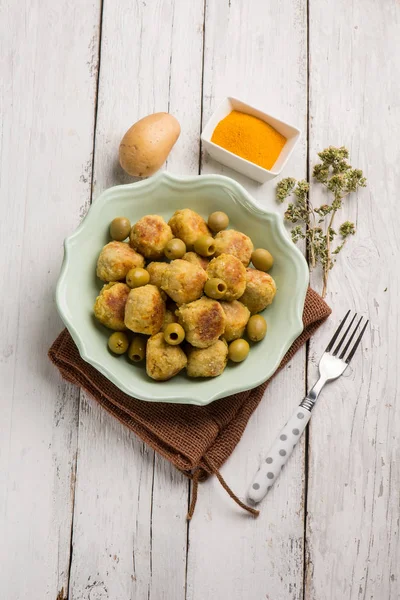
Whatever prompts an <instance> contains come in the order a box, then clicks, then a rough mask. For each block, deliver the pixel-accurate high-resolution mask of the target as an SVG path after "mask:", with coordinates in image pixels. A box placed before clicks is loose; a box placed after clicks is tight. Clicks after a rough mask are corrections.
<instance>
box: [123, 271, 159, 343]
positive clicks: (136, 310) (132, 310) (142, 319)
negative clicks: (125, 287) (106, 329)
mask: <svg viewBox="0 0 400 600" xmlns="http://www.w3.org/2000/svg"><path fill="white" fill-rule="evenodd" d="M164 314H165V302H164V300H163V299H162V297H161V293H160V290H159V289H158V287H156V286H155V285H151V284H150V283H148V284H147V285H143V286H141V287H138V288H134V289H133V290H131V291H130V292H129V296H128V300H127V301H126V306H125V325H126V326H127V328H128V329H130V330H131V331H134V332H135V333H143V334H145V335H154V334H155V333H158V332H159V331H160V329H161V327H162V324H163V321H164Z"/></svg>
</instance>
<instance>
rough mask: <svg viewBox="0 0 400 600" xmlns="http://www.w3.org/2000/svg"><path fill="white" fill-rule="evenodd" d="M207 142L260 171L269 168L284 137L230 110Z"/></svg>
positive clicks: (249, 116)
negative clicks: (220, 147) (250, 163)
mask: <svg viewBox="0 0 400 600" xmlns="http://www.w3.org/2000/svg"><path fill="white" fill-rule="evenodd" d="M211 141H212V142H213V143H214V144H217V145H218V146H222V148H225V150H229V152H233V153H234V154H237V156H240V157H241V158H245V159H246V160H249V161H250V162H252V163H255V164H256V165H258V166H260V167H263V168H264V169H271V167H273V165H274V164H275V162H276V160H277V158H278V156H279V154H280V153H281V150H282V148H283V146H284V145H285V143H286V138H285V136H283V135H282V134H280V133H279V132H278V131H276V129H274V128H273V127H271V125H269V124H268V123H266V122H265V121H262V120H261V119H259V118H258V117H253V116H252V115H248V114H246V113H243V112H240V111H238V110H233V111H232V112H231V113H230V114H229V115H228V116H227V117H225V118H224V119H222V121H220V122H219V123H218V125H217V126H216V128H215V129H214V132H213V134H212V137H211Z"/></svg>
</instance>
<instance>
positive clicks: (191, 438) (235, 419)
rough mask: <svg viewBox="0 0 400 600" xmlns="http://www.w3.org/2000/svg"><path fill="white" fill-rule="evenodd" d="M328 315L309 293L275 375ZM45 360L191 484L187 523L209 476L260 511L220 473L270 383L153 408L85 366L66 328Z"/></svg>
mask: <svg viewBox="0 0 400 600" xmlns="http://www.w3.org/2000/svg"><path fill="white" fill-rule="evenodd" d="M330 313H331V309H330V308H329V307H328V306H327V304H326V303H325V302H324V301H323V300H322V298H321V297H320V296H319V295H318V294H317V293H316V292H314V291H313V290H312V289H310V288H309V289H308V292H307V296H306V301H305V305H304V312H303V323H304V330H303V332H302V333H301V335H300V336H299V337H298V338H297V339H296V341H295V342H294V343H293V345H292V346H291V347H290V349H289V351H288V352H287V354H286V355H285V357H284V359H283V360H282V363H281V364H280V366H279V369H278V370H277V372H279V370H280V369H282V367H284V366H285V365H286V363H287V362H288V361H289V360H290V359H291V358H292V357H293V356H294V354H295V353H296V352H297V350H299V348H300V347H301V346H302V345H303V344H304V343H305V342H306V341H307V340H308V339H309V338H310V337H311V336H312V335H313V333H314V332H315V331H316V329H318V327H319V326H320V325H321V324H322V323H323V322H324V321H325V319H326V318H327V317H328V316H329V314H330ZM49 357H50V360H51V361H52V362H53V363H54V364H55V365H56V366H57V368H58V369H59V371H60V373H61V375H62V376H63V378H64V379H66V380H67V381H70V382H71V383H75V384H76V385H79V386H81V387H82V388H83V389H84V390H86V391H87V392H88V393H89V394H90V395H91V396H93V398H94V399H95V400H97V402H99V404H101V406H103V407H104V408H105V409H106V410H107V411H108V412H109V413H111V414H112V415H113V416H114V417H116V418H117V419H118V420H119V421H121V423H123V424H124V425H126V426H127V427H129V428H130V429H131V430H132V431H134V432H135V433H136V435H138V436H139V437H140V438H141V439H142V440H143V441H144V442H146V443H147V444H148V445H149V446H151V447H152V448H153V449H154V450H155V451H156V452H158V453H159V454H161V456H163V457H164V458H166V459H167V460H169V461H170V462H171V463H172V464H173V465H175V467H177V469H179V470H180V471H182V472H183V473H185V475H187V476H188V477H190V478H191V479H192V480H193V486H192V503H191V507H190V510H189V514H188V518H190V517H191V516H192V514H193V510H194V506H195V503H196V498H197V489H198V482H199V481H202V480H204V479H205V478H206V477H207V476H208V475H210V474H215V475H216V476H217V477H218V479H219V481H220V482H221V484H222V485H223V487H224V488H225V489H226V490H227V492H228V493H229V495H230V496H231V497H232V498H233V499H234V500H235V501H236V502H237V503H238V504H239V505H240V506H242V508H245V509H246V510H248V511H249V512H251V513H252V514H253V515H254V516H257V515H258V511H256V510H255V509H253V508H251V507H248V506H246V505H245V504H243V503H242V502H241V501H240V500H239V499H238V498H237V497H236V496H235V494H234V493H233V492H232V491H231V490H230V488H229V487H228V486H227V484H226V483H225V481H224V480H223V479H222V477H221V475H220V473H219V468H220V467H221V465H222V464H223V463H224V462H225V461H226V459H227V458H228V457H229V456H230V454H231V453H232V452H233V450H234V448H235V446H236V445H237V443H238V442H239V440H240V438H241V436H242V434H243V431H244V429H245V427H246V425H247V422H248V420H249V418H250V416H251V414H252V413H253V412H254V410H255V409H256V408H257V406H258V404H259V402H260V401H261V399H262V397H263V394H264V391H265V388H266V387H267V385H268V383H269V381H270V380H268V381H266V382H265V383H263V384H262V385H260V386H259V387H257V388H255V389H253V390H249V391H246V392H241V393H239V394H234V395H233V396H228V397H226V398H222V399H220V400H217V401H215V402H212V403H211V404H209V405H208V406H191V405H181V404H166V403H160V402H154V403H152V402H143V401H141V400H137V399H136V398H131V397H130V396H127V395H126V394H124V393H123V392H122V391H121V390H119V389H118V388H117V387H116V386H115V385H114V384H112V383H111V382H110V381H108V379H106V377H104V376H103V375H101V374H100V373H99V372H98V371H96V369H95V368H94V367H92V366H91V365H89V364H88V363H86V362H85V361H84V360H83V359H82V358H81V357H80V355H79V352H78V349H77V347H76V346H75V344H74V342H73V340H72V338H71V336H70V335H69V333H68V331H67V330H66V329H64V331H62V332H61V333H60V335H59V336H58V338H57V339H56V340H55V342H54V343H53V345H52V346H51V348H50V350H49ZM275 374H276V373H275Z"/></svg>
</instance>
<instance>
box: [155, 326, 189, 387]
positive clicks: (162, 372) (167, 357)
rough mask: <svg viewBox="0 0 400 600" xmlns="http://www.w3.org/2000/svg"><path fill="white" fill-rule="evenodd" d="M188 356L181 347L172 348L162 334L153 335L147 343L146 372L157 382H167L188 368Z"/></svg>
mask: <svg viewBox="0 0 400 600" xmlns="http://www.w3.org/2000/svg"><path fill="white" fill-rule="evenodd" d="M186 364H187V358H186V354H185V353H184V351H183V350H182V348H181V347H180V346H170V345H169V344H167V342H166V341H165V340H164V334H163V333H162V332H160V333H157V334H156V335H153V336H152V337H151V338H150V339H149V340H148V342H147V348H146V372H147V375H148V376H149V377H151V378H152V379H155V380H156V381H167V380H168V379H171V377H174V376H175V375H177V374H178V373H179V371H181V370H182V369H184V368H185V367H186Z"/></svg>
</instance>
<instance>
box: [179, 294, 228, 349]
mask: <svg viewBox="0 0 400 600" xmlns="http://www.w3.org/2000/svg"><path fill="white" fill-rule="evenodd" d="M176 314H177V316H178V320H179V323H180V324H181V325H182V327H183V328H184V330H185V333H186V341H188V342H189V343H190V344H192V346H195V347H196V348H208V346H212V344H215V342H216V341H217V340H218V338H219V337H220V336H221V335H222V334H223V333H224V331H225V323H226V317H225V313H224V311H223V309H222V307H221V305H220V303H219V302H217V301H216V300H211V298H206V297H205V296H204V298H200V300H195V302H190V304H184V305H183V306H181V307H180V308H179V309H178V310H177V311H176Z"/></svg>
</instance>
